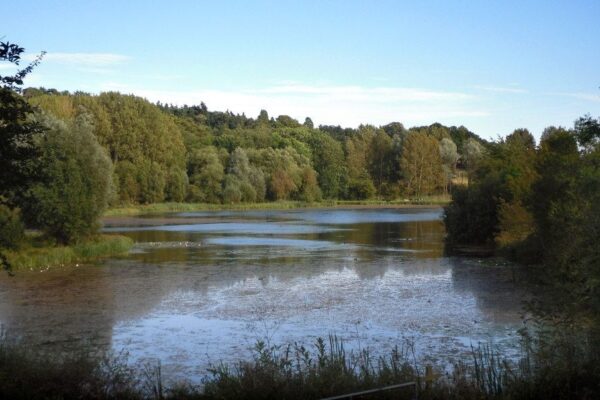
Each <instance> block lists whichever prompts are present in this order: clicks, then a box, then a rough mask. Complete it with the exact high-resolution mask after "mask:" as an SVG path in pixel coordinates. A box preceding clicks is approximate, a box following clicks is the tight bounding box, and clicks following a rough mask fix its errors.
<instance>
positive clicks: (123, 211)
mask: <svg viewBox="0 0 600 400" xmlns="http://www.w3.org/2000/svg"><path fill="white" fill-rule="evenodd" d="M449 201H450V198H449V196H428V197H422V198H414V199H398V200H323V201H320V202H304V201H291V200H284V201H272V202H264V203H236V204H212V203H152V204H137V205H127V206H119V207H114V208H110V209H109V210H107V211H106V212H105V213H104V216H105V217H118V216H134V215H144V214H159V213H166V212H186V211H229V210H234V211H244V210H291V209H296V208H298V209H303V208H392V207H393V208H405V207H425V206H444V205H446V204H448V203H449Z"/></svg>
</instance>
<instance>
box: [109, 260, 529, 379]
mask: <svg viewBox="0 0 600 400" xmlns="http://www.w3.org/2000/svg"><path fill="white" fill-rule="evenodd" d="M358 268H360V267H357V268H345V269H343V270H341V271H331V272H324V273H321V274H319V275H316V276H312V277H296V278H293V279H291V280H280V279H277V278H270V279H269V278H268V277H256V278H250V279H245V280H243V281H238V282H236V283H233V284H231V285H227V286H219V287H211V288H210V289H209V290H208V291H207V292H206V293H205V294H203V295H202V296H199V295H198V293H196V292H195V291H176V292H173V293H171V294H170V295H169V296H167V297H166V298H165V299H164V300H163V301H162V302H161V303H160V304H159V305H157V307H155V308H154V310H153V311H152V312H151V313H149V314H148V315H146V316H145V317H143V318H140V319H136V320H131V321H126V322H122V323H119V324H117V325H116V326H115V327H114V329H113V341H114V343H113V347H115V349H118V348H121V347H126V348H128V349H129V351H130V354H131V355H132V356H133V357H134V358H136V359H139V360H144V359H150V358H153V357H160V358H161V359H162V361H163V367H165V368H166V371H171V373H173V374H177V373H181V371H179V372H178V370H179V369H180V368H182V365H181V364H182V363H183V364H186V365H187V366H186V367H185V368H184V370H185V369H189V368H192V369H198V370H202V368H201V367H198V363H200V364H204V365H205V366H207V365H208V361H209V360H212V361H213V362H214V361H216V360H219V359H225V360H236V359H238V358H239V357H240V356H244V357H249V356H250V355H251V353H250V351H249V349H250V348H251V347H252V346H253V345H254V344H255V343H256V341H257V340H265V339H267V340H270V341H271V342H272V343H293V342H301V343H305V344H309V345H312V344H313V342H314V340H315V339H316V338H317V337H323V336H325V337H326V336H327V335H329V334H335V335H338V336H339V337H342V338H344V340H345V341H346V346H347V348H348V349H358V348H359V347H361V348H370V349H372V350H373V351H375V352H376V353H378V352H386V351H390V350H391V349H392V348H393V346H395V345H398V344H403V343H407V342H411V343H414V346H415V351H416V353H417V357H418V358H419V359H420V360H432V359H433V360H437V361H439V362H442V363H445V364H452V363H455V362H457V361H459V360H460V359H461V358H464V357H466V356H467V355H468V352H469V350H470V346H471V344H473V345H475V346H477V343H479V342H488V341H494V342H495V343H496V344H497V345H498V346H500V347H501V348H503V349H504V351H505V354H515V352H516V346H515V345H514V337H515V336H514V334H515V330H516V329H517V328H518V327H519V324H518V323H516V322H515V323H514V324H509V325H506V324H498V323H496V322H494V321H493V319H490V318H489V316H486V314H485V313H484V312H482V311H481V310H480V309H479V308H478V305H477V301H476V299H475V298H474V297H473V295H472V294H471V293H469V292H462V291H456V290H455V288H454V287H453V283H452V273H451V269H450V268H449V266H448V265H444V262H441V263H438V264H437V268H438V269H439V273H437V274H426V275H416V276H415V275H410V274H406V273H405V272H404V271H403V270H402V269H395V270H388V271H387V272H385V273H384V274H383V276H379V277H377V278H374V279H367V280H365V279H363V278H361V276H360V275H358V274H357V271H356V269H358ZM188 364H189V365H188Z"/></svg>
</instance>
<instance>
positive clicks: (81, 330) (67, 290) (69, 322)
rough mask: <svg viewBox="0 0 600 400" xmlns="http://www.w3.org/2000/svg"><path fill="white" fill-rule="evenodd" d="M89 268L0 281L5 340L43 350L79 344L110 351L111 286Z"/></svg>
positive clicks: (69, 348) (0, 313)
mask: <svg viewBox="0 0 600 400" xmlns="http://www.w3.org/2000/svg"><path fill="white" fill-rule="evenodd" d="M104 275H105V274H104V273H103V271H101V270H99V269H96V268H93V267H90V268H88V267H81V268H71V269H68V270H60V271H52V270H50V271H47V272H45V273H17V274H16V275H15V276H14V277H12V278H11V277H7V276H4V275H3V276H2V277H0V293H2V295H1V300H0V319H1V320H2V324H4V326H5V327H6V328H7V330H8V332H9V335H11V336H13V335H16V336H17V337H19V338H20V339H21V340H22V341H23V342H24V343H26V344H30V345H37V346H39V347H38V349H39V350H40V351H43V350H45V349H47V350H64V351H73V350H77V349H78V348H79V346H80V345H81V344H82V343H86V344H91V345H92V346H93V347H95V348H96V349H98V350H99V351H105V350H108V349H110V345H111V338H112V326H113V323H114V321H115V313H114V311H115V307H116V306H117V303H116V302H115V299H114V296H113V287H112V285H113V283H114V281H113V280H111V279H105V276H104Z"/></svg>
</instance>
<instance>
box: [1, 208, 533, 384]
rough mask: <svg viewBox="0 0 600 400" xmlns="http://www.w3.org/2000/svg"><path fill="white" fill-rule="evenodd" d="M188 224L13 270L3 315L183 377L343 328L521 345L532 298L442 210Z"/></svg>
mask: <svg viewBox="0 0 600 400" xmlns="http://www.w3.org/2000/svg"><path fill="white" fill-rule="evenodd" d="M199 217H203V218H208V219H210V222H208V223H206V224H204V225H207V226H208V225H210V226H212V227H218V229H216V230H211V229H207V228H206V226H202V227H199V224H198V223H197V218H199ZM160 218H161V221H162V222H165V221H167V222H168V218H169V216H160ZM175 218H176V220H175V221H176V223H175V224H174V225H171V226H158V227H156V226H149V225H148V224H151V223H152V221H150V220H146V221H145V225H144V226H141V227H138V228H133V227H132V226H131V225H132V224H131V223H128V224H127V225H128V226H124V227H123V228H118V227H115V226H113V227H112V228H111V229H112V230H118V231H120V232H123V234H126V235H128V236H130V237H132V238H133V239H134V240H135V241H136V242H137V246H136V248H135V249H134V251H133V252H132V253H131V254H129V255H128V256H125V257H120V258H115V259H110V260H104V261H102V262H100V263H97V264H95V265H90V266H85V267H79V268H69V269H62V270H56V271H52V270H51V271H48V272H45V273H36V274H35V273H22V274H17V276H16V277H14V278H9V277H7V276H5V275H3V276H2V277H0V321H1V322H2V324H4V325H5V326H6V327H7V328H8V329H9V330H10V331H12V332H13V333H15V334H18V335H20V336H21V337H22V338H23V340H25V341H27V342H28V343H31V345H32V346H36V348H39V349H40V350H42V349H48V350H56V349H60V350H63V351H74V350H76V349H77V348H79V347H81V345H82V344H91V345H92V347H93V348H94V349H95V350H97V351H107V350H111V349H117V350H120V349H121V348H125V349H126V350H128V351H129V352H130V353H131V355H132V356H133V357H134V359H137V360H143V359H146V358H152V357H158V358H161V359H162V361H163V365H164V367H165V372H166V373H167V374H172V375H174V376H177V375H189V374H192V373H195V372H198V371H202V370H203V369H204V368H206V366H207V363H208V360H209V359H210V360H212V361H216V360H218V359H220V358H224V359H226V360H227V359H236V358H239V357H240V356H243V355H247V349H248V347H249V346H250V345H252V344H253V342H254V341H255V340H256V339H259V338H261V339H263V338H265V337H269V338H271V339H272V340H274V341H292V340H293V341H303V342H307V341H312V340H313V339H314V338H315V337H317V336H322V335H327V334H328V333H336V334H338V335H340V336H342V337H344V338H346V339H348V340H350V344H349V345H350V346H352V345H356V344H357V343H360V344H361V346H371V347H373V348H377V349H383V350H385V349H389V348H390V347H391V346H393V345H394V344H397V343H398V342H399V341H401V340H403V339H407V338H409V339H411V340H413V341H414V342H415V346H416V348H417V352H418V354H419V355H420V356H422V357H436V358H439V359H442V360H445V361H447V362H453V361H456V360H457V359H458V358H460V357H463V356H464V353H465V351H466V350H467V349H468V347H469V345H470V343H471V342H476V341H478V340H494V341H496V342H497V343H499V344H500V345H501V346H503V348H504V349H505V350H506V352H507V353H508V352H510V351H514V349H515V343H514V340H513V338H514V333H515V331H516V330H517V329H518V328H519V327H520V326H521V316H520V313H521V300H522V299H524V298H526V296H527V292H526V290H525V289H523V288H519V287H517V286H516V285H515V283H514V282H513V281H512V279H511V275H510V273H509V270H507V269H506V268H503V267H495V266H493V265H489V263H488V264H487V265H486V266H485V267H483V266H482V265H481V264H480V263H479V262H478V261H477V260H470V259H462V258H447V257H444V256H443V237H444V230H443V225H442V223H441V221H440V212H439V210H438V209H431V210H428V209H425V210H408V211H407V210H375V211H373V210H318V211H315V210H312V211H306V210H304V211H290V212H287V211H271V212H265V211H260V212H247V213H243V212H223V213H202V214H200V213H193V214H178V215H176V216H175ZM185 218H189V219H190V221H191V222H194V223H193V224H182V219H185ZM244 219H245V220H246V221H244ZM129 222H131V221H129ZM134 222H135V221H134ZM124 225H125V224H124ZM140 225H142V224H140ZM234 227H242V228H243V229H234Z"/></svg>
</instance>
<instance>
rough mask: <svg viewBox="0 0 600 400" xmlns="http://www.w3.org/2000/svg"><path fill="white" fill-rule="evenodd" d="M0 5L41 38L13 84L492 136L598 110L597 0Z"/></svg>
mask: <svg viewBox="0 0 600 400" xmlns="http://www.w3.org/2000/svg"><path fill="white" fill-rule="evenodd" d="M2 3H3V9H4V10H12V11H11V12H10V14H9V13H4V14H5V15H3V18H2V23H1V24H0V38H3V39H2V41H10V42H15V43H18V44H19V45H20V46H22V47H24V48H25V49H26V53H27V57H28V59H31V58H32V57H34V56H35V55H36V54H38V53H39V52H40V51H42V50H44V51H46V52H47V55H46V56H45V58H44V59H43V61H42V63H41V64H40V66H39V67H38V68H37V69H36V70H35V71H34V72H33V73H32V74H31V75H29V76H28V78H27V80H26V82H25V84H26V86H35V87H37V86H43V87H46V88H56V89H59V90H69V91H75V90H82V91H86V92H91V93H99V92H102V91H119V92H122V93H132V94H136V95H139V96H142V97H145V98H147V99H148V100H150V101H153V102H156V101H161V102H163V103H173V104H180V105H182V104H199V103H200V102H201V101H203V102H204V103H205V104H206V105H207V106H208V108H209V110H217V111H225V110H230V111H232V112H234V113H245V114H246V115H247V116H256V115H258V113H259V112H260V110H261V109H266V110H267V111H268V112H269V115H271V116H277V115H280V114H286V115H290V116H292V117H294V118H296V119H298V120H300V121H301V122H302V121H304V118H305V117H307V116H308V117H310V118H311V119H312V120H313V121H314V123H315V125H319V124H333V125H342V126H345V127H356V126H358V125H359V124H374V125H383V124H386V123H389V122H392V121H399V122H402V123H403V124H404V125H405V126H407V127H411V126H415V125H428V124H431V123H434V122H440V123H443V124H446V125H464V126H466V127H467V128H469V129H470V130H472V131H474V132H475V133H477V134H479V135H480V136H482V137H484V138H491V139H494V138H497V137H498V135H502V136H504V135H506V134H509V133H510V132H512V131H513V130H514V129H515V128H527V129H529V130H530V131H531V132H532V133H533V134H534V135H535V136H536V137H538V138H539V136H540V135H541V133H542V131H543V129H544V127H546V126H550V125H562V126H566V127H571V126H572V125H573V121H574V120H575V119H577V118H578V117H580V116H582V115H584V114H586V113H590V114H592V116H596V117H597V116H600V88H599V87H600V23H599V21H600V1H599V0H590V1H580V0H570V1H553V0H545V1H526V0H521V1H491V0H490V1H477V0H471V1H458V0H457V1H450V0H448V1H427V0H423V1H415V0H412V1H401V0H396V1H383V0H381V1H377V0H370V1H350V0H346V1H343V0H340V1H327V0H321V1H309V0H305V1H286V0H278V1H225V0H222V1H192V0H190V1H177V0H171V1H151V0H146V1H141V0H140V1H134V0H127V1H125V0H119V1H112V0H103V1H92V0H90V1H52V0H47V1H42V0H39V1H27V0H19V1H14V0H3V2H2ZM7 14H9V15H8V16H7ZM12 70H13V69H12V67H11V65H9V64H8V63H2V64H0V75H1V74H5V73H8V72H9V71H12Z"/></svg>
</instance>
